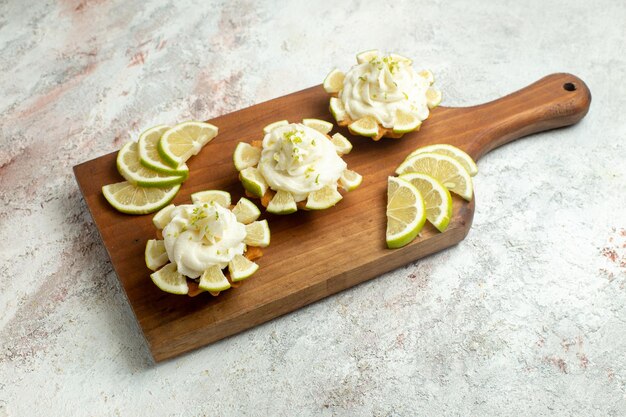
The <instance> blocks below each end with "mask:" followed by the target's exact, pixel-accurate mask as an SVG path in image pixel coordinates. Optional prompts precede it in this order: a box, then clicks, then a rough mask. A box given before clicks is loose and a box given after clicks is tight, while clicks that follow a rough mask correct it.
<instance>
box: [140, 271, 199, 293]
mask: <svg viewBox="0 0 626 417" xmlns="http://www.w3.org/2000/svg"><path fill="white" fill-rule="evenodd" d="M150 278H152V282H154V283H155V285H156V286H157V287H159V288H160V289H161V290H163V291H165V292H169V293H171V294H180V295H184V294H187V293H188V292H189V286H188V285H187V279H186V278H185V277H184V276H183V274H181V273H180V272H178V271H177V270H176V264H174V263H169V264H167V265H165V266H164V267H163V268H161V269H159V270H158V271H156V272H153V273H152V274H150Z"/></svg>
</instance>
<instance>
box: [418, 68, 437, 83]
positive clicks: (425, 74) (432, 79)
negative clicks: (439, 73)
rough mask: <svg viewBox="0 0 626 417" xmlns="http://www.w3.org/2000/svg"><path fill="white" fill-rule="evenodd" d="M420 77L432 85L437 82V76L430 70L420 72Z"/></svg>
mask: <svg viewBox="0 0 626 417" xmlns="http://www.w3.org/2000/svg"><path fill="white" fill-rule="evenodd" d="M418 75H419V76H420V77H422V78H424V79H425V80H426V81H428V83H429V84H430V85H432V84H433V83H434V82H435V76H434V75H433V73H432V72H430V71H429V70H423V71H420V72H418Z"/></svg>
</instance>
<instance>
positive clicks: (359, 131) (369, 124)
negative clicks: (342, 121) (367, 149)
mask: <svg viewBox="0 0 626 417" xmlns="http://www.w3.org/2000/svg"><path fill="white" fill-rule="evenodd" d="M348 130H350V132H351V133H352V134H354V135H361V136H367V137H370V138H373V137H375V136H376V135H378V122H377V121H376V119H374V118H373V117H370V116H368V117H364V118H362V119H359V120H357V121H356V122H353V123H351V124H349V125H348Z"/></svg>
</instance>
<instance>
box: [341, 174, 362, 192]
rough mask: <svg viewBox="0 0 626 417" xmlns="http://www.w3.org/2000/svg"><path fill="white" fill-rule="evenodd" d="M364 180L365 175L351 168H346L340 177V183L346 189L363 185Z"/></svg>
mask: <svg viewBox="0 0 626 417" xmlns="http://www.w3.org/2000/svg"><path fill="white" fill-rule="evenodd" d="M361 182H363V177H362V176H361V174H358V173H356V172H354V171H352V170H350V169H346V170H344V171H343V173H342V174H341V177H339V183H340V184H341V188H343V189H344V190H346V191H352V190H354V189H355V188H357V187H358V186H359V185H361Z"/></svg>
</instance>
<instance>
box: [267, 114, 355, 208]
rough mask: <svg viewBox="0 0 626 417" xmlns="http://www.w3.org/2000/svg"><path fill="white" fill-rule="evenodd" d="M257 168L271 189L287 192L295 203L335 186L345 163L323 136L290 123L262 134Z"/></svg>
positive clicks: (307, 128) (344, 167)
mask: <svg viewBox="0 0 626 417" xmlns="http://www.w3.org/2000/svg"><path fill="white" fill-rule="evenodd" d="M258 169H259V171H260V173H261V175H263V177H264V178H265V181H266V182H267V184H268V185H269V186H270V188H271V189H272V190H275V191H279V190H283V191H288V192H290V193H292V194H293V196H294V198H295V200H296V202H297V201H302V200H304V199H306V198H307V195H308V194H309V193H311V192H313V191H317V190H319V189H321V188H322V187H325V186H326V185H329V184H337V180H339V177H341V174H342V173H343V171H344V170H345V169H346V163H345V162H344V161H343V159H341V157H339V155H337V150H336V149H335V146H334V145H333V144H332V142H331V141H330V140H329V139H328V137H327V136H326V135H324V134H323V133H321V132H318V131H317V130H315V129H312V128H310V127H308V126H304V125H302V124H299V123H292V124H289V125H285V126H280V127H277V128H276V129H274V130H272V131H271V132H270V133H268V134H266V135H265V137H264V138H263V151H262V153H261V159H260V161H259V165H258Z"/></svg>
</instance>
